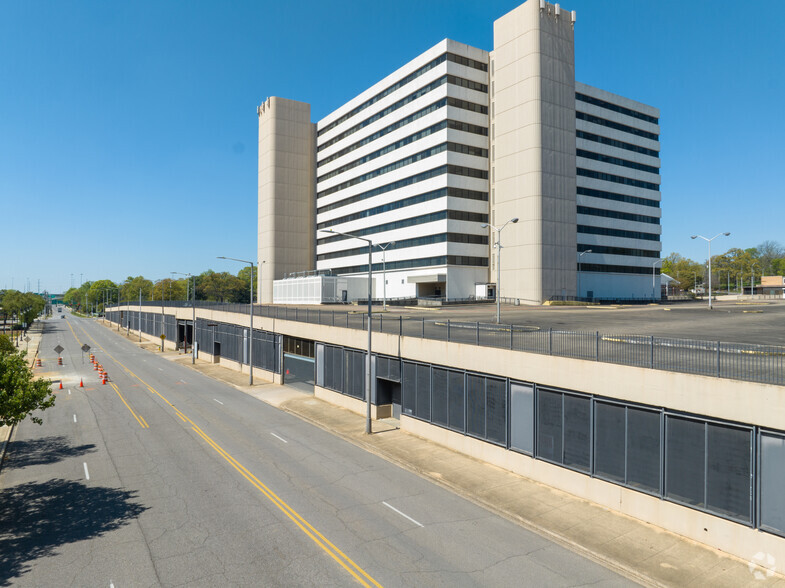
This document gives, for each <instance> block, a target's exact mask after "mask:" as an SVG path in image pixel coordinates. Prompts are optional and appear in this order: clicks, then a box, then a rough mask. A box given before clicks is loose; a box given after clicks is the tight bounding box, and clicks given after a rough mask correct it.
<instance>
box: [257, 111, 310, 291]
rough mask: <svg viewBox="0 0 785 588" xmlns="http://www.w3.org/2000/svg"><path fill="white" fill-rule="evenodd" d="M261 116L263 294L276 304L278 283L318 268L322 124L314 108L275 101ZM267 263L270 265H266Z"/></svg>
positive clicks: (259, 193) (260, 164) (260, 202)
mask: <svg viewBox="0 0 785 588" xmlns="http://www.w3.org/2000/svg"><path fill="white" fill-rule="evenodd" d="M256 112H257V114H258V116H259V184H258V187H259V192H258V204H259V209H258V210H259V235H258V241H257V243H258V245H257V247H258V252H257V253H258V257H257V259H258V263H259V294H258V302H261V303H264V304H269V303H272V301H273V280H277V279H279V278H283V277H284V276H285V275H286V274H287V273H289V272H299V271H305V270H311V269H313V268H314V256H315V253H314V252H315V245H314V239H315V235H316V227H315V206H316V201H315V197H314V186H315V172H314V170H315V158H316V155H315V146H316V125H314V124H313V123H311V105H310V104H307V103H305V102H297V101H296V100H288V99H286V98H278V97H275V96H272V97H270V98H268V99H267V100H265V101H264V103H263V104H262V105H261V106H259V107H258V108H257V111H256ZM262 262H264V263H262Z"/></svg>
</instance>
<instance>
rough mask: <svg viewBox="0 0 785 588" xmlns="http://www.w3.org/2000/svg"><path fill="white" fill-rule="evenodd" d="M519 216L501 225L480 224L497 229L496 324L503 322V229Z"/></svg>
mask: <svg viewBox="0 0 785 588" xmlns="http://www.w3.org/2000/svg"><path fill="white" fill-rule="evenodd" d="M517 222H518V217H517V216H516V217H515V218H511V219H510V220H508V221H507V222H506V223H504V224H503V225H502V226H500V227H494V226H493V225H492V224H490V223H485V224H482V225H480V227H481V228H483V229H484V228H486V227H490V228H492V229H493V230H494V231H496V249H497V251H496V324H497V325H498V324H499V323H500V322H501V316H502V310H501V308H502V307H501V298H502V296H501V294H502V292H501V280H502V264H501V261H502V229H503V228H504V227H506V226H507V225H509V224H510V223H513V224H515V223H517Z"/></svg>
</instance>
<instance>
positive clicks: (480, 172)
mask: <svg viewBox="0 0 785 588" xmlns="http://www.w3.org/2000/svg"><path fill="white" fill-rule="evenodd" d="M444 174H455V175H458V176H467V177H470V178H480V179H483V180H487V179H488V172H487V170H484V169H474V168H470V167H461V166H459V165H440V166H439V167H435V168H433V169H429V170H428V171H424V172H422V173H420V174H415V175H413V176H409V177H408V178H401V179H400V180H398V181H395V182H392V183H390V184H385V185H384V186H379V187H378V188H374V189H373V190H368V191H367V192H363V193H362V194H356V195H354V196H350V197H349V198H344V199H343V200H338V201H337V202H333V203H332V204H327V205H325V206H322V207H321V208H319V209H318V211H317V212H328V211H330V210H335V209H336V208H341V207H342V206H348V205H349V204H353V203H355V202H359V201H360V200H365V199H366V198H373V197H374V196H378V195H379V194H384V193H386V192H391V191H392V190H397V189H398V188H403V187H404V186H410V185H412V184H416V183H418V182H424V181H425V180H429V179H431V178H435V177H437V176H441V175H444Z"/></svg>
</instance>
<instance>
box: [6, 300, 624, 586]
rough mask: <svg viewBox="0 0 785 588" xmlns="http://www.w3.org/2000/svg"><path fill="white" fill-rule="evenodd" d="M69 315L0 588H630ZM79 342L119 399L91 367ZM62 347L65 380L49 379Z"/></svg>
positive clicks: (47, 341)
mask: <svg viewBox="0 0 785 588" xmlns="http://www.w3.org/2000/svg"><path fill="white" fill-rule="evenodd" d="M66 316H67V318H66V319H53V320H50V321H48V327H47V330H46V333H45V335H44V338H43V341H42V344H41V348H40V349H41V352H40V357H42V358H43V360H44V366H45V367H44V368H43V370H44V372H47V371H48V372H51V373H50V377H54V378H61V379H62V381H63V386H64V387H63V390H59V389H57V395H58V398H57V402H56V405H55V407H54V408H52V409H50V410H47V411H46V412H44V413H42V417H43V418H44V425H43V426H41V427H39V426H37V425H35V424H32V423H30V422H29V421H25V422H23V423H22V424H21V425H20V426H18V427H17V428H16V430H15V432H14V435H13V437H12V440H11V443H10V445H9V450H8V456H7V460H6V462H5V464H4V466H3V469H2V471H1V472H0V521H2V523H3V527H2V529H0V585H4V586H5V585H13V586H114V587H115V588H121V587H123V586H175V585H188V586H228V585H252V586H306V585H307V586H313V585H321V586H325V585H334V586H351V585H357V584H360V585H366V586H377V585H383V586H519V585H532V586H578V585H587V584H594V585H599V586H620V585H628V584H629V581H628V580H626V579H624V578H621V577H619V576H617V575H615V574H614V573H613V572H611V571H609V570H607V569H605V568H603V567H601V566H599V565H597V564H596V563H593V562H590V561H588V560H585V559H583V558H581V557H580V556H578V555H576V554H575V553H573V552H571V551H569V550H566V549H565V548H563V547H561V546H558V545H556V544H553V543H551V542H549V541H547V540H545V539H543V538H542V537H540V536H538V535H535V534H533V533H531V532H529V531H527V530H525V529H523V528H521V527H519V526H517V525H515V524H514V523H512V522H510V521H508V520H506V519H503V518H500V517H498V516H496V515H494V514H491V513H489V512H488V511H486V510H484V509H482V508H480V507H478V506H476V505H475V504H473V503H470V502H468V501H467V500H464V499H463V498H461V497H459V496H456V495H454V494H452V493H450V492H449V491H447V490H445V489H443V488H441V487H439V486H435V485H433V484H432V483H430V482H428V481H425V480H423V479H421V478H419V477H417V476H416V475H414V474H412V473H410V472H407V471H404V470H402V469H400V468H398V467H396V466H394V465H392V464H390V463H388V462H386V461H384V460H383V459H381V458H379V457H377V456H374V455H372V454H369V453H366V452H364V451H362V450H361V449H359V448H357V447H355V446H354V445H351V444H349V443H347V442H345V441H343V440H341V439H338V438H335V437H333V436H332V435H330V434H329V433H327V432H325V431H323V430H321V429H319V428H316V427H314V426H312V425H310V424H308V423H305V422H303V421H300V420H299V419H297V418H295V417H294V416H292V415H290V414H287V413H285V412H282V411H279V410H278V409H275V408H273V407H271V406H268V405H266V404H264V403H262V402H259V401H258V400H256V399H255V398H253V397H250V396H248V395H245V394H243V393H241V392H239V391H237V390H236V389H234V388H232V387H230V386H228V385H225V384H223V383H220V382H217V381H214V380H211V379H209V378H207V377H205V376H202V375H201V374H199V373H197V372H194V371H192V370H190V369H188V368H187V367H184V366H180V365H178V364H176V363H174V362H171V361H167V360H166V359H163V358H161V357H158V356H156V355H155V354H153V353H150V352H148V351H144V350H141V349H140V348H139V347H138V346H136V345H134V344H133V343H131V342H129V341H127V340H125V339H123V338H121V337H118V336H115V335H113V334H112V333H111V332H110V331H108V330H106V329H105V328H103V327H100V326H98V325H96V324H95V323H94V322H92V321H91V320H88V319H79V318H75V317H73V316H71V315H70V314H66ZM84 343H87V344H88V345H90V346H91V347H92V351H94V352H95V353H96V355H97V357H98V359H99V361H101V363H102V364H103V366H104V367H105V368H107V370H108V372H109V374H110V376H111V383H109V384H106V385H102V384H101V383H100V382H99V380H98V377H97V372H95V371H93V370H92V366H91V365H90V364H89V362H88V361H87V358H86V356H85V357H84V359H83V356H82V353H81V351H79V348H80V346H81V345H82V344H84ZM57 344H60V345H62V346H63V347H64V348H65V351H64V352H63V358H64V366H63V367H57V366H56V365H54V364H56V353H55V352H54V351H53V350H52V349H53V348H54V347H55V345H57ZM83 361H84V362H85V363H82V362H83ZM80 379H81V380H82V381H83V382H84V384H85V387H84V388H81V387H79V382H80ZM55 387H56V388H57V386H55Z"/></svg>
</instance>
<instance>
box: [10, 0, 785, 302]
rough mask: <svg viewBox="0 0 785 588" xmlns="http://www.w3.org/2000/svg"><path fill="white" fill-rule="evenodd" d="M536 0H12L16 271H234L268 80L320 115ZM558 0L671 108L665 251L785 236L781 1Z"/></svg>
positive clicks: (482, 37) (605, 75)
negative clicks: (696, 237)
mask: <svg viewBox="0 0 785 588" xmlns="http://www.w3.org/2000/svg"><path fill="white" fill-rule="evenodd" d="M532 1H536V0H532ZM519 3H520V2H519V1H518V0H477V1H472V2H459V1H455V0H426V1H425V2H423V1H422V0H419V1H411V0H397V1H396V2H385V3H376V2H367V1H351V2H342V1H334V2H323V1H320V2H312V1H298V2H270V3H266V2H262V1H246V2H239V1H237V2H219V1H217V0H216V1H213V2H202V1H193V2H190V1H189V2H185V1H178V2H170V1H165V0H164V1H160V0H156V1H155V2H152V1H134V2H106V1H103V0H101V1H95V2H86V1H84V2H80V1H68V0H51V1H40V0H4V1H3V2H0V219H2V234H3V239H2V246H0V288H6V287H9V288H10V287H11V286H12V284H13V287H15V288H17V289H23V288H24V287H25V286H26V282H27V279H28V278H29V280H30V286H31V289H33V290H35V289H36V288H37V281H38V280H39V279H40V281H41V288H42V289H44V288H46V289H48V290H49V291H63V290H65V289H67V288H68V287H69V286H70V285H71V283H72V281H71V280H72V278H71V274H73V276H74V277H73V283H74V284H75V285H76V286H78V285H79V280H80V275H82V276H83V279H84V280H96V279H102V278H109V279H113V280H122V279H124V278H125V277H126V276H128V275H139V274H142V275H144V276H145V277H148V278H151V279H161V278H165V277H169V275H170V272H171V271H180V272H194V273H198V272H201V271H203V270H205V269H208V268H211V269H214V270H216V271H223V270H227V271H231V272H232V273H236V272H237V271H238V270H239V269H240V268H241V267H242V266H241V265H240V264H235V263H230V262H226V261H221V260H217V259H215V257H216V256H218V255H226V256H231V257H239V258H246V259H254V260H255V258H256V232H257V220H256V219H257V206H256V181H257V161H256V154H257V147H256V142H257V116H256V106H257V105H258V104H260V103H261V101H262V100H263V99H264V98H265V97H266V96H269V95H277V96H284V97H287V98H293V99H296V100H302V101H306V102H310V103H311V104H312V105H313V107H312V114H313V117H314V121H316V120H318V119H320V118H322V117H323V116H324V115H326V114H328V113H329V112H331V111H332V110H334V109H335V108H337V107H339V106H340V105H341V104H343V103H344V102H346V101H347V100H349V99H351V98H352V97H354V96H355V95H357V94H358V93H360V92H362V91H363V90H365V89H366V88H368V87H369V86H370V85H372V84H374V83H375V82H377V81H379V80H380V79H381V78H383V77H385V76H386V75H388V74H389V73H391V72H392V71H394V70H395V69H397V68H398V67H400V66H401V65H403V64H404V63H406V62H407V61H409V60H410V59H412V58H413V57H415V56H417V55H418V54H420V53H421V52H422V51H424V50H426V49H428V48H429V47H431V46H433V45H435V44H436V43H438V42H439V41H440V40H441V39H443V38H445V37H449V38H452V39H455V40H457V41H461V42H464V43H467V44H469V45H474V46H477V47H481V48H484V49H491V48H492V45H493V41H492V35H493V20H494V19H496V18H498V17H499V16H501V15H503V14H504V13H506V12H508V11H509V10H511V9H513V8H514V7H515V6H517V5H518V4H519ZM562 5H563V7H564V8H565V9H567V10H576V11H577V13H578V22H577V24H576V35H575V37H576V77H577V79H578V80H579V81H581V82H584V83H587V84H590V85H594V86H598V87H600V88H603V89H605V90H609V91H611V92H616V93H619V94H622V95H624V96H627V97H629V98H633V99H635V100H640V101H641V102H645V103H647V104H651V105H653V106H656V107H658V108H659V109H660V110H661V120H660V124H661V129H662V130H661V140H662V170H661V171H662V202H663V204H662V210H663V254H664V255H667V254H668V253H670V252H673V251H676V252H680V253H682V254H683V255H686V256H688V257H691V258H693V259H696V260H704V259H705V257H706V244H705V243H704V242H702V241H701V242H698V241H691V240H690V238H689V236H690V234H693V233H701V234H703V235H705V236H713V235H715V234H716V233H719V232H721V231H731V232H732V235H731V237H729V238H724V239H723V240H721V241H720V240H718V241H715V246H714V249H713V252H720V251H724V250H725V249H727V248H729V247H741V248H747V247H753V246H755V245H757V244H759V243H760V242H761V241H764V240H767V239H770V240H775V241H779V242H780V243H785V234H783V227H784V226H785V223H784V222H783V221H784V220H785V214H783V213H785V198H783V196H784V194H783V175H782V172H783V168H785V147H783V145H784V144H785V75H783V74H785V65H783V57H785V33H783V31H785V10H781V9H780V8H779V6H778V4H776V3H774V4H771V3H768V4H765V3H764V4H760V3H741V2H738V0H734V1H730V0H727V1H720V2H700V1H698V2H684V1H683V0H678V1H677V0H656V1H655V0H649V1H646V2H644V1H642V0H639V1H630V0H604V1H602V2H597V1H596V0H595V1H591V0H564V2H563V3H562Z"/></svg>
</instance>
